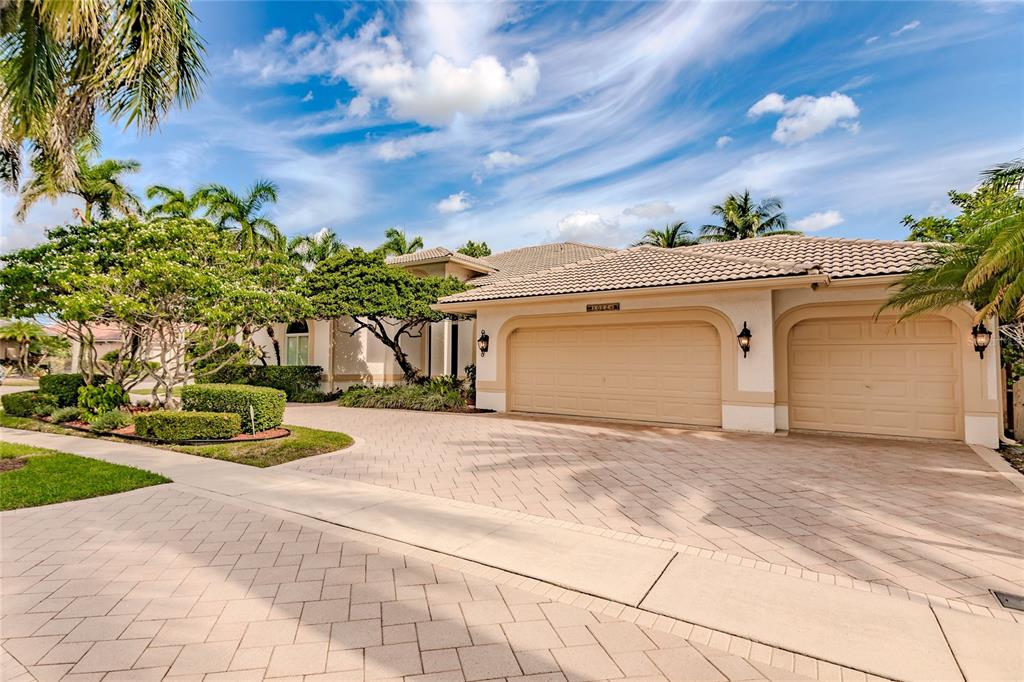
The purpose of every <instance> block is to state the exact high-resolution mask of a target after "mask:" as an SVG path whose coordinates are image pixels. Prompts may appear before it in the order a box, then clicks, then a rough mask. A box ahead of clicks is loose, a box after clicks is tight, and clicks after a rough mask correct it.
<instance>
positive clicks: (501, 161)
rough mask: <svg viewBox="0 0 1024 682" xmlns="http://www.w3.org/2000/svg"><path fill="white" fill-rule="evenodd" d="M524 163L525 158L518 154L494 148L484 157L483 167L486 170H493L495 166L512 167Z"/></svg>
mask: <svg viewBox="0 0 1024 682" xmlns="http://www.w3.org/2000/svg"><path fill="white" fill-rule="evenodd" d="M524 163H526V159H525V158H523V157H522V156H519V154H514V153H512V152H508V151H503V150H496V151H493V152H491V153H490V154H488V155H487V157H486V158H485V159H484V168H486V169H487V170H495V169H497V168H514V167H515V166H521V165H523V164H524Z"/></svg>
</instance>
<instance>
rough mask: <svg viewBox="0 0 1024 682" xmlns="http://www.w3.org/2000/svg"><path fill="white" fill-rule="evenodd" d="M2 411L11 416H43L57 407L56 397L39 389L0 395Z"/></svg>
mask: <svg viewBox="0 0 1024 682" xmlns="http://www.w3.org/2000/svg"><path fill="white" fill-rule="evenodd" d="M0 404H3V406H4V412H6V413H7V414H9V415H11V416H12V417H44V416H46V415H48V414H50V413H51V412H52V411H53V410H55V409H57V399H56V398H55V397H53V396H52V395H48V394H46V393H40V392H39V391H19V392H17V393H8V394H6V395H4V396H0Z"/></svg>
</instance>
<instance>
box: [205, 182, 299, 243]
mask: <svg viewBox="0 0 1024 682" xmlns="http://www.w3.org/2000/svg"><path fill="white" fill-rule="evenodd" d="M196 194H197V200H198V201H199V202H201V203H202V204H203V205H205V206H206V207H207V208H208V214H209V216H210V217H211V218H212V219H213V220H214V221H215V222H216V223H217V227H219V228H220V229H222V230H224V231H225V232H227V233H229V234H230V235H231V236H232V238H233V240H234V246H235V248H236V249H237V250H239V251H245V252H248V253H254V252H257V251H279V252H282V253H283V252H284V250H285V244H286V242H285V238H284V235H283V234H282V233H281V231H280V230H279V229H277V225H275V224H274V223H272V222H270V220H268V219H267V217H266V216H264V215H263V214H262V213H261V211H262V210H263V207H264V206H265V205H266V204H269V203H276V202H277V185H276V184H275V183H273V182H271V181H269V180H257V181H256V182H255V183H253V185H252V187H250V188H249V189H248V190H247V191H246V193H245V194H243V195H238V194H235V193H234V192H232V191H231V190H230V189H228V188H227V187H225V186H224V185H216V184H215V185H207V186H206V187H203V188H202V189H200V190H199V191H198V192H197V193H196Z"/></svg>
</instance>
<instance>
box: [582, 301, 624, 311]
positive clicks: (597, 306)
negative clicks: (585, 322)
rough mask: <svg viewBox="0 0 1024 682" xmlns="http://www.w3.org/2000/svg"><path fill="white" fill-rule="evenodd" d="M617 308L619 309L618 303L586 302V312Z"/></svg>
mask: <svg viewBox="0 0 1024 682" xmlns="http://www.w3.org/2000/svg"><path fill="white" fill-rule="evenodd" d="M618 309H619V304H618V303H588V304H587V312H588V313H600V312H604V311H606V310H618Z"/></svg>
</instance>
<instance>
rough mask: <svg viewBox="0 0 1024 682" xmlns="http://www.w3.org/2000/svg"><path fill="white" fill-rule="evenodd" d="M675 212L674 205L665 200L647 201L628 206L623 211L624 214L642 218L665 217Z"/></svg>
mask: <svg viewBox="0 0 1024 682" xmlns="http://www.w3.org/2000/svg"><path fill="white" fill-rule="evenodd" d="M675 212H676V209H675V207H674V206H672V204H670V203H668V202H667V201H649V202H647V203H645V204H637V205H636V206H630V207H629V208H627V209H626V210H624V211H623V213H624V214H625V215H631V216H636V217H637V218H643V219H644V220H653V219H655V218H666V217H668V216H670V215H672V214H674V213H675Z"/></svg>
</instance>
